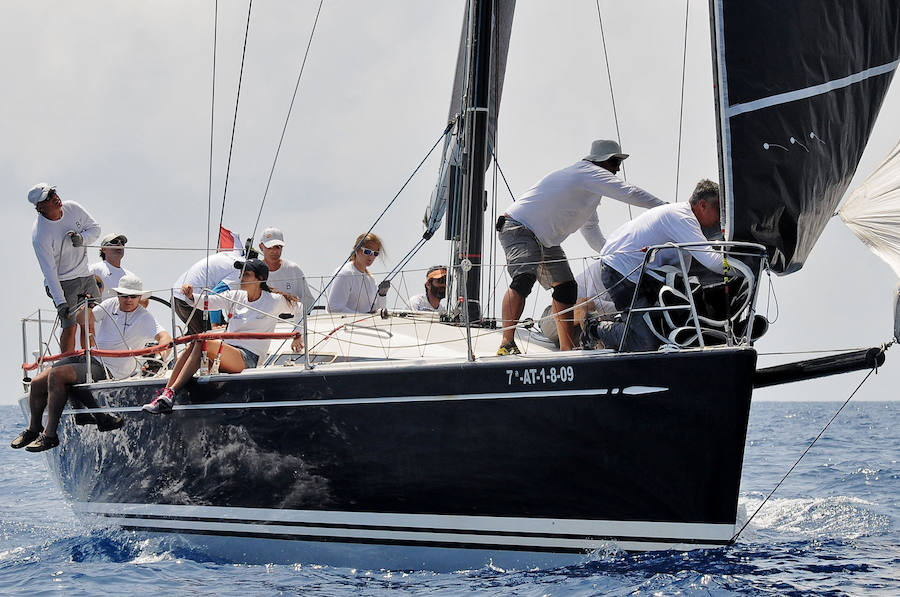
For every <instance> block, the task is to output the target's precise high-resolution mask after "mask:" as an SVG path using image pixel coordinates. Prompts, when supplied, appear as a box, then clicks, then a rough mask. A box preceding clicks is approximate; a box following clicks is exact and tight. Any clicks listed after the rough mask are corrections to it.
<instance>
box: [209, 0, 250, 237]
mask: <svg viewBox="0 0 900 597" xmlns="http://www.w3.org/2000/svg"><path fill="white" fill-rule="evenodd" d="M252 10H253V0H250V1H249V2H248V3H247V25H246V27H245V28H244V48H243V50H242V51H241V69H240V72H239V73H238V85H237V97H235V100H234V118H233V119H232V121H231V142H230V143H229V145H228V165H227V166H226V167H225V188H224V190H223V191H222V211H221V212H220V213H219V228H220V229H221V227H222V221H223V219H224V218H225V200H226V198H227V197H228V177H229V175H230V174H231V156H232V155H233V153H234V134H235V131H236V130H237V116H238V106H239V105H240V103H241V83H242V82H243V80H244V61H245V59H246V57H247V38H248V37H249V35H250V12H251V11H252ZM216 246H217V247H218V243H216Z"/></svg>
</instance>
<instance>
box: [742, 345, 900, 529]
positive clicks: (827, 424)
mask: <svg viewBox="0 0 900 597" xmlns="http://www.w3.org/2000/svg"><path fill="white" fill-rule="evenodd" d="M886 349H887V346H885V347H884V348H882V350H886ZM876 371H878V367H873V368H872V370H871V371H869V372H868V373H867V374H866V376H865V377H864V378H863V380H862V381H861V382H859V385H858V386H856V389H855V390H853V391H852V392H851V393H850V395H849V396H847V399H846V400H844V403H843V404H842V405H841V407H840V408H839V409H837V412H835V413H834V415H833V416H832V417H831V419H829V421H828V422H827V423H825V426H824V427H823V428H822V431H820V432H819V434H818V435H817V436H816V437H815V438H814V439H813V440H812V442H811V443H810V444H809V445H808V446H806V449H805V450H803V453H802V454H800V457H799V458H797V461H796V462H795V463H794V464H793V465H792V466H791V468H789V469H788V471H787V472H786V473H785V474H784V476H783V477H782V478H781V480H780V481H779V482H778V483H776V484H775V487H773V488H772V491H770V492H769V495H767V496H766V499H764V500H763V501H762V503H760V505H759V506H757V508H756V510H755V511H754V512H753V514H751V515H750V517H749V518H748V519H747V521H746V522H745V523H744V525H743V526H742V527H741V529H740V530H739V531H738V532H737V533H735V534H734V536H733V537H732V538H731V540H730V541H729V543H734V542H735V540H737V538H738V536H739V535H740V534H741V533H743V532H744V529H746V528H747V525H749V524H750V521H751V520H753V517H754V516H756V515H757V514H759V511H760V510H762V507H763V506H764V505H765V504H766V502H768V501H769V498H771V497H772V496H773V495H775V492H776V491H778V488H779V487H781V484H782V483H784V481H785V479H787V478H788V475H790V474H791V472H793V470H794V469H795V468H796V467H797V465H798V464H800V461H801V460H803V457H804V456H806V454H807V452H809V451H810V450H811V449H812V447H813V446H814V445H815V444H816V442H817V441H819V438H820V437H822V434H824V433H825V430H827V429H828V426H829V425H831V424H832V423H833V422H834V420H835V419H836V418H837V416H838V415H839V414H841V411H842V410H844V407H845V406H847V404H848V403H849V402H850V399H851V398H853V397H854V396H855V395H856V393H857V392H858V391H859V389H860V388H861V387H862V386H863V384H864V383H866V381H868V379H869V378H870V377H871V376H872V374H873V373H875V372H876Z"/></svg>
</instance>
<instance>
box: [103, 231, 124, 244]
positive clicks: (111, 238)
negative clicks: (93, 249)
mask: <svg viewBox="0 0 900 597" xmlns="http://www.w3.org/2000/svg"><path fill="white" fill-rule="evenodd" d="M117 238H121V239H122V244H123V245H124V244H125V243H127V242H128V237H127V236H125V235H124V234H122V233H121V232H113V233H112V234H107V235H106V236H104V237H103V240H101V241H100V246H101V247H108V246H110V243H111V242H112V241H114V240H116V239H117Z"/></svg>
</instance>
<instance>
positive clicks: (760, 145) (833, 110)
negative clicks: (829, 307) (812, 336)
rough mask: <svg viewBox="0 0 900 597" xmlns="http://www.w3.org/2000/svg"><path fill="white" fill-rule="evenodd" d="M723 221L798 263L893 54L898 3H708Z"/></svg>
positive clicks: (790, 263)
mask: <svg viewBox="0 0 900 597" xmlns="http://www.w3.org/2000/svg"><path fill="white" fill-rule="evenodd" d="M711 13H712V16H713V18H712V27H713V46H714V60H715V67H716V78H717V85H718V88H717V107H718V115H719V119H718V126H719V133H720V134H719V139H720V144H721V148H720V149H721V151H720V170H721V180H722V182H723V187H724V198H723V199H724V200H723V208H724V210H723V211H724V214H723V223H724V229H725V237H726V238H727V239H729V240H739V241H750V242H757V243H760V244H762V245H765V246H766V248H767V249H768V252H769V260H770V263H771V266H772V269H773V270H774V271H776V272H778V273H790V272H793V271H796V270H798V269H800V268H801V267H802V266H803V263H804V261H805V260H806V258H807V256H808V255H809V252H810V251H811V250H812V247H813V245H814V244H815V242H816V240H817V239H818V238H819V235H820V234H821V232H822V230H823V229H824V227H825V225H826V224H827V222H828V219H829V218H830V217H831V216H832V214H833V213H834V210H835V208H836V207H837V205H838V203H839V202H840V200H841V197H842V196H843V194H844V192H845V191H846V189H847V186H848V185H849V184H850V180H851V178H852V177H853V174H854V173H855V172H856V167H857V165H858V164H859V160H860V157H861V156H862V153H863V150H864V149H865V146H866V142H867V141H868V139H869V134H870V133H871V131H872V127H873V126H874V124H875V119H876V117H877V115H878V111H879V109H880V107H881V103H882V101H883V99H884V96H885V94H886V92H887V89H888V86H889V85H890V82H891V79H892V77H893V74H894V72H895V70H896V68H897V64H898V58H900V2H897V0H805V1H794V2H784V1H783V0H757V1H749V0H711Z"/></svg>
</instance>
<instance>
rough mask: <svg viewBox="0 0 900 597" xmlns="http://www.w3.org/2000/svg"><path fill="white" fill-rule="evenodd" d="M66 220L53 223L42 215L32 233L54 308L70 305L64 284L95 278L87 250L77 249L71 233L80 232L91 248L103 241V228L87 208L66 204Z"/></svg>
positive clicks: (53, 221)
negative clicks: (87, 277) (86, 277)
mask: <svg viewBox="0 0 900 597" xmlns="http://www.w3.org/2000/svg"><path fill="white" fill-rule="evenodd" d="M62 212H63V213H62V217H61V218H60V219H58V220H50V219H47V218H45V217H44V216H42V215H38V218H37V220H36V221H35V223H34V227H33V228H32V229H31V244H32V245H33V246H34V254H35V256H36V257H37V260H38V263H39V264H40V266H41V271H42V272H43V274H44V285H45V286H46V287H47V288H49V289H50V296H52V297H53V304H54V305H59V304H62V303H64V302H66V296H65V294H64V293H63V289H62V286H61V285H60V283H59V282H60V281H61V280H75V279H76V278H84V277H85V276H89V275H91V272H90V271H89V270H88V261H87V251H86V250H85V248H84V246H81V247H73V246H72V241H71V239H70V238H69V237H68V236H66V234H67V233H68V232H78V233H79V234H81V236H82V238H83V239H84V244H85V245H89V244H91V243H93V242H94V241H95V240H97V239H98V238H99V237H100V226H99V225H98V224H97V222H95V221H94V219H93V218H92V217H91V216H90V214H89V213H88V212H86V211H84V208H83V207H81V206H80V205H78V204H77V203H75V202H74V201H63V202H62Z"/></svg>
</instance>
